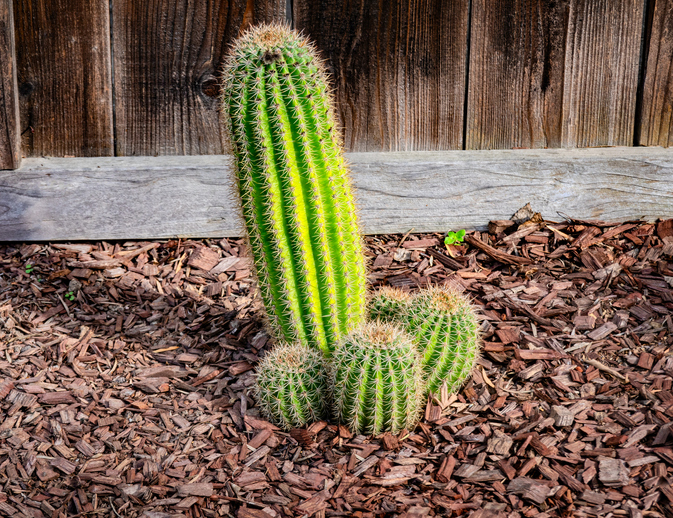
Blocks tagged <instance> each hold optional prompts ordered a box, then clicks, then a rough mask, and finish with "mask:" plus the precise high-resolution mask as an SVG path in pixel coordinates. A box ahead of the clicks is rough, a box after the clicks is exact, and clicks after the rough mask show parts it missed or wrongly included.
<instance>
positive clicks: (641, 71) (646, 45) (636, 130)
mask: <svg viewBox="0 0 673 518" xmlns="http://www.w3.org/2000/svg"><path fill="white" fill-rule="evenodd" d="M644 1H645V9H644V15H643V36H642V38H641V40H640V64H639V66H638V88H637V89H636V112H635V115H634V117H633V145H634V146H638V145H639V142H640V133H641V126H642V121H641V119H642V116H643V96H644V95H645V72H646V70H647V59H648V57H649V52H650V39H651V37H652V23H653V21H654V9H655V7H656V3H657V0H644Z"/></svg>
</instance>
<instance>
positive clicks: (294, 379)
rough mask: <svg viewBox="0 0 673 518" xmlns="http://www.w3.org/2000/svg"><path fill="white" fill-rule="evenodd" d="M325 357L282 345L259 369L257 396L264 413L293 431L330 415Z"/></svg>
mask: <svg viewBox="0 0 673 518" xmlns="http://www.w3.org/2000/svg"><path fill="white" fill-rule="evenodd" d="M323 360H324V357H323V354H322V353H321V352H320V351H319V350H317V349H309V348H307V347H304V346H301V345H287V344H283V345H278V346H276V347H275V348H274V349H273V350H272V351H271V352H270V353H269V354H267V355H266V356H265V357H264V358H263V359H262V361H260V363H259V365H258V366H257V379H256V385H255V396H256V399H257V404H258V406H259V407H260V410H261V411H262V413H263V414H264V415H265V416H266V417H267V418H268V419H269V420H270V421H272V422H273V423H275V424H277V425H278V426H281V427H282V428H284V429H286V430H289V429H290V428H298V427H301V426H304V425H306V424H307V423H311V422H313V421H318V420H319V419H322V418H324V417H326V415H327V413H328V412H327V402H326V399H327V393H328V392H327V388H328V386H327V375H326V372H325V368H324V365H323Z"/></svg>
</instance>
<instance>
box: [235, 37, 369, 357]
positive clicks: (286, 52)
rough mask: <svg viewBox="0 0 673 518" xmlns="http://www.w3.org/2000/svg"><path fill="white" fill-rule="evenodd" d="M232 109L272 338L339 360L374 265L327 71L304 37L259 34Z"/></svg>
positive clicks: (246, 46) (239, 57)
mask: <svg viewBox="0 0 673 518" xmlns="http://www.w3.org/2000/svg"><path fill="white" fill-rule="evenodd" d="M222 103H223V111H224V112H225V113H226V119H228V122H229V130H230V131H229V133H230V137H231V138H230V140H231V144H232V152H233V154H234V157H235V162H236V180H237V183H238V188H239V193H240V199H241V206H242V212H243V218H244V220H245V226H246V229H247V233H248V238H249V241H250V248H251V250H252V255H253V258H254V264H255V269H256V273H257V278H258V281H259V287H260V291H261V293H262V298H263V300H264V304H265V307H266V312H267V315H268V318H269V321H270V325H271V328H272V331H273V332H274V334H275V335H276V336H277V337H278V338H280V339H283V340H285V341H288V342H296V341H299V342H302V343H306V344H308V345H309V346H311V347H316V348H319V349H321V350H322V351H323V352H324V353H325V354H329V353H330V352H331V351H332V350H333V349H334V347H335V346H336V343H337V342H338V341H339V339H340V338H341V337H342V336H345V335H346V334H348V333H349V332H350V331H351V330H353V329H355V328H356V327H357V326H358V325H359V324H360V323H361V322H362V321H363V319H364V316H365V266H364V256H363V254H362V244H361V238H360V234H359V231H358V227H357V221H356V213H355V206H354V201H353V196H352V193H351V187H350V180H349V177H348V170H347V167H346V164H345V162H344V158H343V151H342V145H341V139H340V135H339V132H338V130H337V125H336V121H335V118H334V112H333V109H332V98H331V93H330V90H329V87H328V84H327V80H326V75H325V69H324V65H323V64H322V62H321V61H320V60H319V59H318V57H317V55H316V52H315V49H314V48H313V46H312V45H311V44H310V43H309V42H308V41H307V40H306V38H303V37H301V36H299V35H298V34H297V33H296V32H294V31H291V30H289V29H288V28H286V27H283V26H280V25H263V26H259V27H257V28H253V29H251V30H250V31H248V32H247V33H245V34H244V35H243V36H242V37H241V38H239V39H238V40H237V41H236V42H235V43H234V47H233V50H232V52H231V55H230V57H229V59H228V61H227V62H226V65H225V69H224V74H223V96H222Z"/></svg>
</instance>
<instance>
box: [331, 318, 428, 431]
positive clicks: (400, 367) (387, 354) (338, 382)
mask: <svg viewBox="0 0 673 518" xmlns="http://www.w3.org/2000/svg"><path fill="white" fill-rule="evenodd" d="M331 361H332V365H331V373H330V379H331V387H332V397H333V398H334V410H335V414H336V418H337V419H338V420H339V421H340V422H343V423H345V424H347V425H348V426H349V427H350V429H351V430H352V431H354V432H358V433H371V434H378V433H381V432H384V431H391V432H393V433H397V432H399V431H400V430H401V429H403V428H408V429H413V427H414V426H415V425H416V422H417V421H418V418H419V415H418V414H419V410H420V408H421V398H422V395H423V389H422V382H421V369H420V365H419V363H418V354H417V352H416V349H415V347H414V345H413V343H412V341H411V339H410V338H409V336H407V334H406V333H404V331H402V330H401V329H400V328H398V327H395V326H393V325H390V324H383V323H380V322H374V323H368V324H365V325H364V326H363V327H362V328H361V329H360V330H358V331H355V332H354V333H352V334H350V335H349V336H348V337H346V339H345V340H344V341H343V342H342V343H341V344H340V345H339V347H338V348H337V349H336V351H335V352H334V354H333V355H332V360H331Z"/></svg>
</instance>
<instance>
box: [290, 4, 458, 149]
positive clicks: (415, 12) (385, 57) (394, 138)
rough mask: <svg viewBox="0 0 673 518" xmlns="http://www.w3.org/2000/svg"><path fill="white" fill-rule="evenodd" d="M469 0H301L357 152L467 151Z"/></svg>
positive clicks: (302, 20) (349, 144) (304, 22)
mask: <svg viewBox="0 0 673 518" xmlns="http://www.w3.org/2000/svg"><path fill="white" fill-rule="evenodd" d="M468 3H469V2H468V0H453V1H452V2H450V7H449V6H447V3H446V2H445V1H443V0H399V1H394V2H391V1H388V0H378V1H375V2H352V1H350V0H294V17H295V25H296V27H297V28H298V29H300V30H302V31H303V32H304V33H305V34H307V35H308V36H309V37H310V38H311V39H313V40H314V41H315V42H316V44H317V46H318V48H319V49H320V50H321V51H322V52H323V55H324V57H325V58H326V60H327V65H328V69H329V70H330V71H331V73H332V75H333V77H334V80H335V84H334V87H335V94H336V101H337V114H338V117H339V119H340V121H341V125H342V126H343V127H344V133H345V138H344V142H345V146H346V148H347V149H349V150H351V151H409V150H438V149H462V145H463V107H464V104H465V79H466V78H465V75H466V64H467V29H468Z"/></svg>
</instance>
